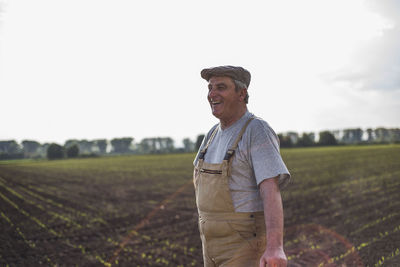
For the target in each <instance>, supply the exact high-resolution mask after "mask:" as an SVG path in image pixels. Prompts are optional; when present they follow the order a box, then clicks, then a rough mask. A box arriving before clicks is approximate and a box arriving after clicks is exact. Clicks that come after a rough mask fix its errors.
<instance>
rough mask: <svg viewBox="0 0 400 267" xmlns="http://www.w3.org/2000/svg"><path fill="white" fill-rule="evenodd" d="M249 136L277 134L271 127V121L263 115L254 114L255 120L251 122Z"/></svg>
mask: <svg viewBox="0 0 400 267" xmlns="http://www.w3.org/2000/svg"><path fill="white" fill-rule="evenodd" d="M248 127H249V129H248V130H249V132H248V133H249V137H251V136H258V135H260V134H263V135H265V134H266V135H275V136H276V133H275V131H274V130H273V129H272V128H271V126H270V125H269V123H268V122H267V121H266V120H264V119H263V118H261V117H257V116H254V118H253V120H252V121H251V122H250V123H249V126H248Z"/></svg>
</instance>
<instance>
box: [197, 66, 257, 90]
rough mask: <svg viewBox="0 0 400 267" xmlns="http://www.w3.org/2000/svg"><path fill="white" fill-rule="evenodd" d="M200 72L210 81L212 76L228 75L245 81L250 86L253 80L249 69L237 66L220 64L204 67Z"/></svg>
mask: <svg viewBox="0 0 400 267" xmlns="http://www.w3.org/2000/svg"><path fill="white" fill-rule="evenodd" d="M200 74H201V77H202V78H203V79H205V80H207V81H209V80H210V78H211V77H212V76H228V77H231V78H232V79H235V80H238V81H241V82H243V83H244V84H246V85H247V87H249V84H250V80H251V75H250V72H249V71H248V70H246V69H244V68H242V67H236V66H218V67H213V68H208V69H203V70H202V71H201V72H200Z"/></svg>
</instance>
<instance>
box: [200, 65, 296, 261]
mask: <svg viewBox="0 0 400 267" xmlns="http://www.w3.org/2000/svg"><path fill="white" fill-rule="evenodd" d="M201 77H202V78H204V79H205V80H207V81H208V96H207V98H208V102H209V103H210V106H211V111H212V114H213V115H214V116H215V117H217V118H218V119H219V124H217V125H215V126H214V127H212V128H211V130H210V131H209V132H208V134H207V135H206V136H205V138H204V140H203V143H202V145H201V147H200V149H199V152H198V154H197V156H196V158H195V160H194V165H195V168H194V175H193V176H194V177H193V182H194V186H195V192H196V204H197V208H198V213H199V231H200V237H201V240H202V245H203V259H204V266H206V267H209V266H245V267H250V266H263V267H264V266H286V265H287V259H286V256H285V253H284V250H283V208H282V199H281V195H280V188H283V187H284V186H285V185H286V184H287V183H288V182H289V179H290V174H289V171H288V170H287V168H286V166H285V164H284V162H283V160H282V158H281V156H280V153H279V140H278V138H277V136H276V134H275V132H274V131H273V130H272V129H271V128H270V127H269V125H268V124H267V123H266V122H265V121H264V120H262V119H260V118H256V117H254V115H253V114H251V113H250V112H249V111H248V110H247V103H248V97H249V96H248V93H247V89H248V86H249V84H250V79H251V75H250V73H249V72H248V71H247V70H245V69H244V68H241V67H234V66H219V67H214V68H208V69H203V70H202V71H201Z"/></svg>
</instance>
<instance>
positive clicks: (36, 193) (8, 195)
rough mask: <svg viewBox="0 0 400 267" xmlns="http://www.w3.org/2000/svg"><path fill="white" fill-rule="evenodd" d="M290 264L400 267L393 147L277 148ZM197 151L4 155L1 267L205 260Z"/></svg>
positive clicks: (399, 150) (398, 167)
mask: <svg viewBox="0 0 400 267" xmlns="http://www.w3.org/2000/svg"><path fill="white" fill-rule="evenodd" d="M282 155H283V158H284V160H285V162H286V164H287V166H288V168H289V170H290V171H291V173H292V182H291V184H290V185H289V186H288V187H287V188H286V189H285V190H284V191H283V192H282V196H283V202H284V212H285V237H284V240H285V241H284V242H285V250H286V253H287V256H288V258H289V266H400V193H399V192H400V146H399V145H391V146H389V145H388V146H363V147H338V148H310V149H289V150H282ZM193 157H194V154H179V155H154V156H121V157H104V158H94V159H77V160H60V161H10V162H0V212H1V213H0V226H1V232H0V240H1V242H0V266H40V265H43V266H202V256H201V255H202V253H201V243H200V238H199V233H198V227H197V212H196V208H195V202H194V191H193V185H192V177H191V175H192V160H193Z"/></svg>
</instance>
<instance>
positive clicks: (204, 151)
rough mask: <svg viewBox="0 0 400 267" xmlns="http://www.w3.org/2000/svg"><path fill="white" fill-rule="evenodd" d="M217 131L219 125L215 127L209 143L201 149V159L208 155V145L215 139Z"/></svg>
mask: <svg viewBox="0 0 400 267" xmlns="http://www.w3.org/2000/svg"><path fill="white" fill-rule="evenodd" d="M217 132H218V125H217V126H216V127H215V128H214V131H213V132H212V134H211V136H210V139H208V142H207V144H206V145H205V146H204V148H203V149H202V150H201V151H200V154H199V159H204V156H205V155H206V152H207V149H208V146H209V145H210V144H211V142H212V140H213V139H214V137H215V135H216V134H217Z"/></svg>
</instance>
